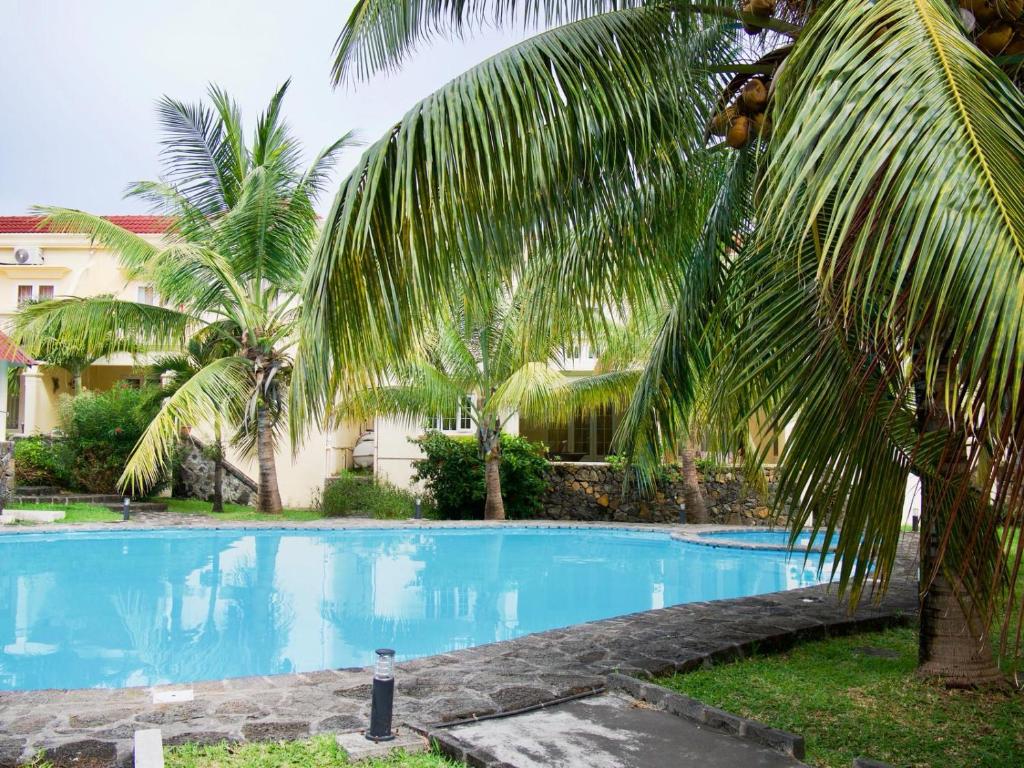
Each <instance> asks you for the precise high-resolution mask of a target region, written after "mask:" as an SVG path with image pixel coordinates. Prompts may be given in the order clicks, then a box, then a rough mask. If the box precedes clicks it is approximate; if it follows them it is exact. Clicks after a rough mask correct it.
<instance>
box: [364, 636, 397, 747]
mask: <svg viewBox="0 0 1024 768" xmlns="http://www.w3.org/2000/svg"><path fill="white" fill-rule="evenodd" d="M372 696H373V698H372V700H371V703H370V729H369V730H368V731H367V732H366V738H368V739H369V740H370V741H391V740H392V739H394V738H395V734H394V733H392V732H391V714H392V709H393V707H394V703H395V652H394V651H393V650H391V649H390V648H378V649H377V665H376V667H375V668H374V670H373V694H372Z"/></svg>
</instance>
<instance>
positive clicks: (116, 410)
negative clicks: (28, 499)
mask: <svg viewBox="0 0 1024 768" xmlns="http://www.w3.org/2000/svg"><path fill="white" fill-rule="evenodd" d="M159 407H160V401H159V398H156V397H154V396H153V393H152V391H151V390H150V389H149V388H143V389H133V388H131V387H127V386H120V385H119V386H116V387H113V388H112V389H110V390H107V391H106V392H83V393H82V394H80V395H78V396H76V397H65V398H63V399H62V401H61V404H60V424H61V432H62V437H61V439H60V442H61V444H62V450H61V451H60V452H59V453H62V454H63V455H64V456H66V457H67V458H66V469H67V474H68V477H69V481H70V485H71V486H72V487H73V488H77V489H81V490H85V491H88V492H89V493H117V492H118V488H117V480H118V478H120V476H121V473H122V472H123V471H124V467H125V464H127V463H128V457H129V456H130V455H131V452H132V449H133V448H134V447H135V443H137V442H138V440H139V438H140V437H141V436H142V433H143V432H144V431H145V430H146V427H148V426H149V423H150V421H152V419H153V416H154V415H155V413H156V411H157V409H158V408H159ZM142 490H143V493H142V494H140V495H148V494H151V493H154V492H156V491H157V490H159V488H158V487H153V488H144V489H142Z"/></svg>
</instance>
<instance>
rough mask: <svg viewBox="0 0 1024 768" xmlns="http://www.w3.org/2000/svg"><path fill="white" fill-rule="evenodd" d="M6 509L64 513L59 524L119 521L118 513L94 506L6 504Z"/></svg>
mask: <svg viewBox="0 0 1024 768" xmlns="http://www.w3.org/2000/svg"><path fill="white" fill-rule="evenodd" d="M7 508H8V509H45V510H57V511H63V512H64V519H63V520H60V521H58V524H59V523H111V522H115V521H117V520H120V519H121V513H120V512H111V511H110V510H109V509H107V508H106V507H101V506H98V505H96V504H28V503H18V504H8V505H7ZM20 524H21V525H37V523H20Z"/></svg>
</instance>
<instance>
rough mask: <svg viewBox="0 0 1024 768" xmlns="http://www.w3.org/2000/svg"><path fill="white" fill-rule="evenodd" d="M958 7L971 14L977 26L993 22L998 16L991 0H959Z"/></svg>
mask: <svg viewBox="0 0 1024 768" xmlns="http://www.w3.org/2000/svg"><path fill="white" fill-rule="evenodd" d="M960 7H961V8H966V9H967V10H968V11H970V12H971V13H973V14H974V18H975V19H977V21H978V23H979V24H988V23H989V22H990V21H995V19H996V17H997V16H998V15H999V14H998V12H997V11H996V6H995V3H994V2H992V0H960Z"/></svg>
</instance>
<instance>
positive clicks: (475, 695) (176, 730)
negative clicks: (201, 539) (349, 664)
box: [0, 513, 918, 768]
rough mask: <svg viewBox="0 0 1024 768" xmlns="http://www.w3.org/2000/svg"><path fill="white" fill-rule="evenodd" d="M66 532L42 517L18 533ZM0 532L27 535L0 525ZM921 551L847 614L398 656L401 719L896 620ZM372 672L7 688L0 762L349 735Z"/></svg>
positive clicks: (749, 619)
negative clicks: (881, 590) (149, 743)
mask: <svg viewBox="0 0 1024 768" xmlns="http://www.w3.org/2000/svg"><path fill="white" fill-rule="evenodd" d="M167 517H168V513H165V514H164V515H162V516H161V518H160V519H159V520H158V521H154V522H158V523H159V524H162V525H166V524H168V523H169V522H170V520H169V519H167ZM180 517H184V518H186V519H185V520H182V521H181V522H182V523H183V524H188V525H196V524H197V523H198V524H199V525H202V526H204V527H206V526H212V527H220V528H227V527H231V528H258V527H275V528H289V529H316V528H341V527H367V526H372V527H408V526H409V525H410V524H420V525H423V526H425V527H440V526H451V525H453V524H451V523H429V522H425V521H424V522H417V521H403V522H401V523H391V524H389V523H386V522H382V521H372V520H366V521H345V522H332V521H317V522H316V523H310V524H287V523H280V524H277V523H275V524H271V525H265V524H260V523H257V524H253V523H238V524H231V523H224V522H219V521H217V520H213V519H210V518H206V519H204V520H197V519H196V518H195V517H194V516H180ZM530 524H533V523H530ZM455 525H457V526H458V527H462V526H466V525H480V524H473V523H462V524H455ZM497 525H506V526H507V525H515V523H503V524H502V523H499V524H497ZM111 527H116V528H118V529H120V528H126V527H131V528H136V529H139V530H142V529H144V528H147V527H151V526H147V525H146V524H145V523H143V522H139V521H137V522H135V523H129V524H119V525H117V526H112V525H110V524H107V525H98V526H97V525H90V526H77V528H84V529H93V530H94V529H99V530H105V529H110V528H111ZM551 527H574V528H575V527H580V528H585V527H595V526H587V525H586V524H570V525H566V524H551ZM596 527H623V528H632V529H638V528H642V529H644V530H652V529H653V530H660V531H674V532H683V530H684V528H685V530H686V532H687V533H692V532H694V531H698V530H701V528H700V527H697V526H686V527H682V526H636V525H632V526H611V525H609V524H608V523H604V524H602V525H600V526H596ZM67 529H68V527H67V526H63V527H59V528H51V527H50V526H37V527H34V528H31V529H21V531H22V532H28V531H33V532H34V531H46V530H67ZM8 530H9V529H8ZM716 530H722V529H721V528H717V529H716ZM0 535H21V534H20V533H7V532H6V530H5V532H4V533H2V534H0ZM915 557H916V539H915V538H913V537H912V536H910V535H907V536H906V537H905V538H904V542H903V547H902V549H901V553H900V556H899V567H898V574H897V575H896V576H894V578H893V580H892V584H891V586H890V588H889V591H888V593H887V594H886V595H885V597H884V599H883V600H882V601H881V602H880V603H878V604H872V603H870V602H868V601H866V602H864V603H862V605H861V606H860V607H859V608H858V609H857V611H856V612H855V613H852V614H851V613H850V612H849V611H848V609H847V608H846V606H845V605H844V604H842V603H840V602H838V601H837V600H836V598H835V597H834V595H832V594H830V592H829V589H828V587H827V586H826V585H820V586H815V587H808V588H804V589H796V590H791V591H788V592H777V593H773V594H768V595H759V596H755V597H746V598H739V599H733V600H718V601H713V602H702V603H688V604H685V605H679V606H673V607H669V608H662V609H659V610H653V611H646V612H643V613H636V614H631V615H628V616H621V617H617V618H613V619H605V620H602V621H595V622H590V623H587V624H579V625H575V626H571V627H567V628H564V629H556V630H551V631H548V632H542V633H538V634H533V635H526V636H524V637H521V638H518V639H515V640H509V641H505V642H500V643H493V644H490V645H485V646H478V647H475V648H469V649H466V650H462V651H455V652H452V653H446V654H441V655H438V656H430V657H426V658H423V659H417V660H415V661H410V662H405V663H402V664H399V665H398V669H397V673H396V680H397V693H396V704H395V706H396V712H395V718H396V721H397V722H406V723H410V724H412V725H414V726H417V727H421V728H428V727H430V726H433V725H437V724H441V723H452V722H455V721H459V720H464V719H472V718H474V717H480V716H484V715H490V714H495V713H505V712H513V711H516V710H520V709H524V708H528V707H531V706H535V705H538V704H541V703H545V702H550V701H552V700H555V699H559V698H564V697H567V696H572V695H576V694H580V693H583V692H586V691H596V690H601V689H603V688H604V687H605V683H606V677H607V675H609V674H610V673H614V672H621V673H625V674H627V675H633V676H640V677H645V676H648V675H661V674H666V673H670V672H673V671H686V670H690V669H694V668H697V667H700V666H701V665H705V664H710V663H714V662H719V661H728V660H731V659H735V658H738V657H742V656H745V655H748V654H750V653H751V652H753V651H755V650H759V651H767V650H774V649H779V648H784V647H787V646H789V645H791V644H793V643H794V642H797V641H799V640H803V639H809V638H817V637H822V636H825V635H826V634H830V633H843V632H849V631H853V630H857V629H877V628H881V627H884V626H889V625H892V624H895V623H900V622H903V621H906V620H908V619H909V618H910V617H912V616H913V615H914V614H915V613H916V612H917V607H918V598H917V582H916V564H915V562H914V558H915ZM370 679H371V673H370V670H369V669H339V670H325V671H321V672H312V673H304V674H293V675H278V676H271V677H247V678H235V679H229V680H219V681H214V682H201V683H195V684H194V685H192V686H191V689H192V691H193V698H192V700H190V701H178V702H171V703H164V704H156V703H154V690H153V689H150V688H126V689H91V690H71V691H52V690H50V691H0V768H7V767H8V766H15V765H17V764H18V763H19V762H21V761H27V760H29V759H31V758H32V757H34V756H35V755H36V754H37V752H38V751H39V750H45V751H46V752H47V755H48V757H49V759H50V760H51V761H52V762H53V763H54V764H55V765H56V766H58V768H59V767H60V766H70V765H75V766H79V768H86V767H88V766H108V765H131V745H132V736H133V734H134V732H135V731H136V730H138V729H142V728H152V727H159V728H160V729H161V730H162V731H163V736H164V743H165V744H169V745H174V744H181V743H184V742H200V743H215V742H219V741H222V740H228V741H239V740H263V741H267V740H278V739H297V738H304V737H307V736H310V735H313V734H318V733H332V732H333V733H341V732H345V731H351V730H354V729H357V728H361V727H365V725H366V723H367V722H368V719H369V701H370V699H369V697H370ZM189 687H190V686H187V685H185V686H169V689H170V690H175V689H184V688H189Z"/></svg>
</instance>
